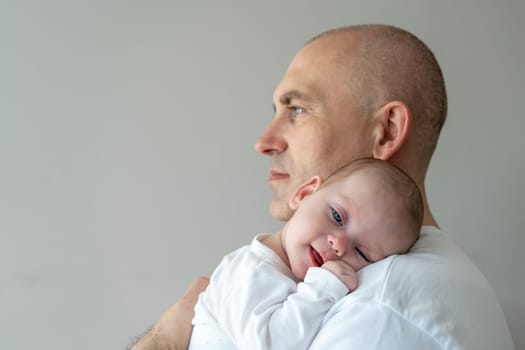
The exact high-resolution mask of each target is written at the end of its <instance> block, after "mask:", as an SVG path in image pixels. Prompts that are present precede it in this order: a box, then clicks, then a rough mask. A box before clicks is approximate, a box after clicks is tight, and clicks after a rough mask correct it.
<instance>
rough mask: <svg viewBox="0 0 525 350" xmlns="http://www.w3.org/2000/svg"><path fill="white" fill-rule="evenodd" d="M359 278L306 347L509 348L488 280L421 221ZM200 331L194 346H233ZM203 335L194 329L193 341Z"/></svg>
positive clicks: (220, 335)
mask: <svg viewBox="0 0 525 350" xmlns="http://www.w3.org/2000/svg"><path fill="white" fill-rule="evenodd" d="M281 264H282V265H284V264H283V263H282V262H281ZM288 271H289V270H288ZM283 273H284V272H283ZM288 274H290V273H289V272H288ZM255 275H256V274H255ZM358 276H359V286H358V288H357V289H356V290H355V291H354V292H352V293H350V294H348V295H346V296H345V297H344V298H342V299H341V300H339V301H338V302H337V303H336V304H335V305H334V306H333V307H331V308H330V310H329V311H328V312H327V313H326V314H325V315H324V317H323V319H322V322H321V324H320V329H319V331H318V333H317V334H316V335H315V338H314V339H313V342H312V343H311V346H310V347H309V348H310V349H313V350H325V349H335V350H337V349H345V350H348V349H360V350H362V349H365V350H368V349H389V350H391V349H394V350H395V349H475V350H478V349H491V350H492V349H498V350H507V349H509V350H512V349H514V345H513V343H512V338H511V336H510V332H509V329H508V326H507V323H506V321H505V317H504V315H503V312H502V310H501V307H500V305H499V303H498V301H497V298H496V297H495V294H494V292H493V291H492V288H491V287H490V285H489V284H488V282H487V280H486V279H485V277H484V276H483V275H482V274H481V272H480V271H479V270H478V269H477V268H476V267H475V266H474V265H473V264H472V262H471V261H470V260H469V259H468V257H467V256H466V255H465V254H464V253H463V251H462V250H461V249H460V248H459V247H458V246H457V245H455V244H454V243H453V242H452V240H451V239H450V238H449V237H448V236H447V235H446V234H444V233H443V232H442V231H440V230H438V229H437V228H435V227H431V226H424V227H423V228H422V230H421V235H420V238H419V239H418V241H417V242H416V244H415V245H414V246H413V247H412V249H411V250H410V252H409V253H408V254H404V255H396V256H391V257H388V258H386V259H383V260H381V261H379V262H377V263H374V264H372V265H369V266H367V267H365V268H363V269H362V270H360V271H359V272H358ZM241 283H242V282H241ZM245 283H252V284H257V283H258V280H256V279H255V277H254V278H253V279H252V281H250V280H247V281H246V282H245ZM261 293H263V294H265V295H267V294H268V295H269V296H272V295H273V291H272V290H263V291H261ZM291 293H293V291H291ZM204 294H205V293H204ZM233 300H235V299H233ZM234 305H235V303H234ZM227 307H230V305H227ZM231 307H234V306H233V305H232V306H231ZM196 310H197V312H199V310H198V309H197V308H196ZM307 321H308V320H305V322H307ZM262 328H264V327H262ZM202 329H204V328H201V330H202ZM205 329H206V330H205V332H204V333H207V334H208V335H209V336H206V335H205V334H204V335H205V338H204V339H208V340H210V342H208V343H207V344H206V345H205V346H200V347H199V348H198V349H234V348H235V346H234V345H233V344H232V343H231V342H230V343H228V341H229V339H225V338H227V335H226V336H225V332H224V331H223V330H222V328H220V327H218V324H215V328H214V327H213V326H212V324H211V323H207V324H206V327H205ZM201 335H203V333H201V332H200V330H199V327H195V328H194V335H192V343H193V341H194V339H193V338H194V337H195V340H197V339H198V338H201ZM212 335H213V336H212ZM253 337H254V338H255V337H256V335H254V336H253ZM218 339H222V340H218ZM216 340H217V341H216ZM221 341H223V342H222V343H221ZM190 348H191V347H190ZM195 349H197V348H195ZM240 349H251V347H250V346H248V345H247V346H245V347H240ZM274 349H280V348H277V347H274ZM294 350H299V348H295V349H294Z"/></svg>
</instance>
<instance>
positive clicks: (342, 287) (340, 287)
mask: <svg viewBox="0 0 525 350" xmlns="http://www.w3.org/2000/svg"><path fill="white" fill-rule="evenodd" d="M289 205H290V207H291V208H292V209H293V210H295V214H294V215H293V216H292V218H291V219H290V220H289V221H288V222H287V223H286V224H285V226H284V227H283V228H282V230H280V231H278V232H276V233H274V234H266V235H263V234H261V235H257V236H256V237H255V238H254V239H253V241H252V243H251V245H249V246H245V247H242V248H240V249H238V250H236V251H234V252H233V253H231V254H229V255H227V256H226V257H224V259H223V260H222V262H221V263H220V264H219V266H218V267H217V268H216V270H215V271H214V273H213V274H212V276H211V280H210V284H209V286H208V288H207V289H206V291H205V292H203V293H202V294H201V295H200V297H199V301H198V303H197V305H196V306H195V317H194V319H193V325H194V328H193V334H192V337H191V341H190V347H189V348H190V349H191V350H198V349H294V350H299V349H307V348H308V346H309V345H310V343H311V342H312V340H313V339H314V337H315V335H316V333H317V331H318V330H319V327H320V326H321V322H322V320H323V317H324V315H325V314H326V313H327V312H328V310H329V309H330V308H331V307H332V306H333V305H334V304H335V303H336V302H337V301H339V300H340V299H342V298H343V297H344V296H345V295H346V294H347V293H348V292H352V291H353V290H355V288H357V285H358V281H357V271H358V270H360V269H362V268H363V267H365V266H367V265H369V264H372V263H374V262H376V261H379V260H381V259H384V258H386V257H388V256H391V255H394V254H402V253H405V252H407V251H408V250H409V249H410V247H411V246H412V245H413V244H414V242H415V241H416V239H417V238H418V235H419V231H420V229H421V224H422V219H423V205H422V199H421V194H420V193H419V190H418V188H417V186H416V184H415V183H414V182H413V181H412V179H410V178H409V177H408V176H407V175H406V174H405V173H403V172H402V171H401V170H400V169H398V168H396V167H394V166H392V165H391V164H389V163H388V162H386V161H382V160H377V159H370V158H366V159H359V160H357V161H354V162H352V163H350V164H348V165H346V166H344V167H343V168H341V169H339V170H338V171H336V172H335V173H334V174H332V175H331V176H329V177H328V178H327V179H326V181H324V182H323V180H322V179H321V178H320V177H319V176H316V177H313V178H311V179H310V180H308V181H307V182H306V183H304V184H303V185H301V186H299V188H297V189H296V190H295V192H294V194H293V195H292V198H290V201H289Z"/></svg>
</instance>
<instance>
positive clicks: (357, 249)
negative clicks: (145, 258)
mask: <svg viewBox="0 0 525 350" xmlns="http://www.w3.org/2000/svg"><path fill="white" fill-rule="evenodd" d="M355 250H356V252H357V254H359V255H361V257H362V258H363V259H365V261H366V262H372V261H371V260H370V259H368V257H367V256H366V254H365V253H363V251H362V250H361V249H359V248H357V247H356V248H355Z"/></svg>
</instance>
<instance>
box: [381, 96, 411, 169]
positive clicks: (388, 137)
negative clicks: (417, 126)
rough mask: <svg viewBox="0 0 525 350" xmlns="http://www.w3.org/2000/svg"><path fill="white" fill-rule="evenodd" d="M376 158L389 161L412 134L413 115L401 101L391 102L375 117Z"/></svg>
mask: <svg viewBox="0 0 525 350" xmlns="http://www.w3.org/2000/svg"><path fill="white" fill-rule="evenodd" d="M374 120H376V125H375V126H374V149H373V156H374V158H378V159H383V160H388V159H390V158H392V156H393V155H394V154H395V153H396V152H397V151H399V149H400V148H401V146H403V144H404V143H405V142H406V140H407V138H408V134H409V132H410V126H411V122H412V114H411V112H410V109H409V108H408V106H407V105H406V104H405V103H403V102H401V101H391V102H388V103H387V104H385V105H384V106H383V107H381V108H380V109H379V110H377V112H376V115H375V116H374Z"/></svg>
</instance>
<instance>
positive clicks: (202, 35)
mask: <svg viewBox="0 0 525 350" xmlns="http://www.w3.org/2000/svg"><path fill="white" fill-rule="evenodd" d="M524 4H525V3H524V2H522V1H518V0H517V1H501V0H500V1H489V0H485V1H461V2H460V1H439V2H438V1H431V0H428V1H420V0H413V1H409V0H406V1H401V0H398V1H391V0H384V1H317V0H316V1H313V0H312V1H264V2H263V1H260V2H255V1H254V2H249V1H212V0H210V1H189V0H188V1H116V0H105V1H87V0H86V1H56V0H49V1H38V0H27V1H24V0H16V1H1V2H0V49H1V52H0V169H1V170H0V235H1V241H0V348H2V349H30V348H43V349H123V348H125V347H126V346H127V345H128V344H129V343H130V341H131V340H132V339H133V338H134V337H135V336H137V335H139V334H141V333H142V332H144V331H145V330H146V329H147V328H148V327H149V326H150V325H151V324H152V323H153V322H154V321H155V320H156V319H157V318H158V316H159V315H160V314H161V312H162V311H163V310H164V309H165V308H167V307H168V305H170V304H171V303H173V302H175V301H176V299H177V298H178V297H179V296H180V295H181V294H182V292H183V291H184V290H185V288H186V287H187V285H188V284H189V283H190V282H191V281H192V280H193V279H194V278H195V277H197V276H198V275H209V274H210V273H211V272H212V271H213V268H214V266H215V265H216V264H217V263H218V262H219V261H220V259H221V257H222V256H223V255H224V254H225V253H227V252H229V251H231V250H233V249H234V248H236V247H238V246H240V245H244V244H247V243H249V242H250V241H251V238H252V237H253V235H255V234H256V233H260V232H271V231H273V230H275V229H276V228H278V227H280V223H277V222H274V221H272V220H271V218H270V216H269V214H268V210H267V209H268V202H269V199H270V192H269V190H268V188H267V186H266V184H265V181H266V177H267V171H268V170H267V168H268V165H269V162H268V160H267V159H265V158H264V157H262V156H260V155H257V154H256V153H255V152H254V150H253V144H254V142H255V140H256V138H257V136H258V135H259V134H260V133H261V132H262V131H263V129H264V128H265V126H266V125H267V124H268V122H269V121H270V120H271V118H272V107H271V98H272V91H273V88H274V87H275V86H276V84H277V83H278V81H279V80H280V78H281V76H282V74H283V72H284V70H285V68H286V66H287V65H288V63H289V61H290V60H291V59H292V57H293V55H294V54H295V52H296V51H297V50H298V49H300V47H301V46H302V44H303V43H304V42H305V41H306V40H308V39H309V38H310V37H312V36H313V35H315V34H318V33H319V32H321V31H324V30H327V29H331V28H333V27H337V26H342V25H347V24H359V23H369V22H372V23H388V24H393V25H397V26H400V27H403V28H405V29H408V30H410V31H412V32H413V33H415V34H416V35H417V36H419V37H420V38H422V39H423V40H424V41H425V42H426V43H427V44H428V45H429V46H430V47H431V48H432V49H433V51H434V52H435V54H436V56H437V58H438V60H439V61H440V63H441V65H442V68H443V71H444V75H445V79H446V84H447V88H448V93H449V102H450V106H449V110H450V113H449V119H448V121H447V124H446V126H445V128H444V130H443V133H442V136H441V140H440V143H439V146H438V149H437V151H436V154H435V157H434V160H433V162H432V165H431V169H430V174H429V177H428V190H429V197H430V203H431V206H432V208H433V210H434V214H435V216H436V217H437V219H438V221H439V222H440V224H441V226H442V228H443V229H444V230H446V231H447V232H449V233H450V235H451V236H452V238H453V239H454V240H455V241H457V242H458V243H459V244H460V245H461V246H462V247H463V248H464V250H465V251H466V252H467V254H468V255H469V256H470V257H471V258H472V259H473V260H474V262H475V263H476V264H477V265H478V266H479V268H480V269H481V270H482V271H483V273H484V274H485V275H486V276H487V278H488V280H489V281H490V283H491V284H492V286H493V287H494V289H495V291H496V294H497V296H498V298H499V300H500V301H501V304H502V307H503V309H504V311H505V314H506V317H507V319H508V322H509V325H510V328H511V331H512V334H513V337H514V341H515V344H516V348H517V349H524V348H525V335H524V333H523V332H522V331H523V329H524V328H525V303H524V302H523V297H524V294H523V290H524V289H525V274H524V273H523V268H524V266H525V259H524V254H523V250H524V248H525V238H524V232H523V227H524V226H525V210H524V209H525V200H524V198H525V186H524V179H525V161H524V156H523V148H524V147H525V141H524V139H523V138H522V135H523V130H525V122H524V116H523V107H522V104H523V102H524V101H525V83H524V82H525V70H524V68H523V62H525V48H524V43H525V40H524V39H523V33H525V21H523V17H524V15H525V5H524ZM472 293H473V294H475V293H476V291H472ZM488 316H489V315H488ZM472 327H475V325H472Z"/></svg>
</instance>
